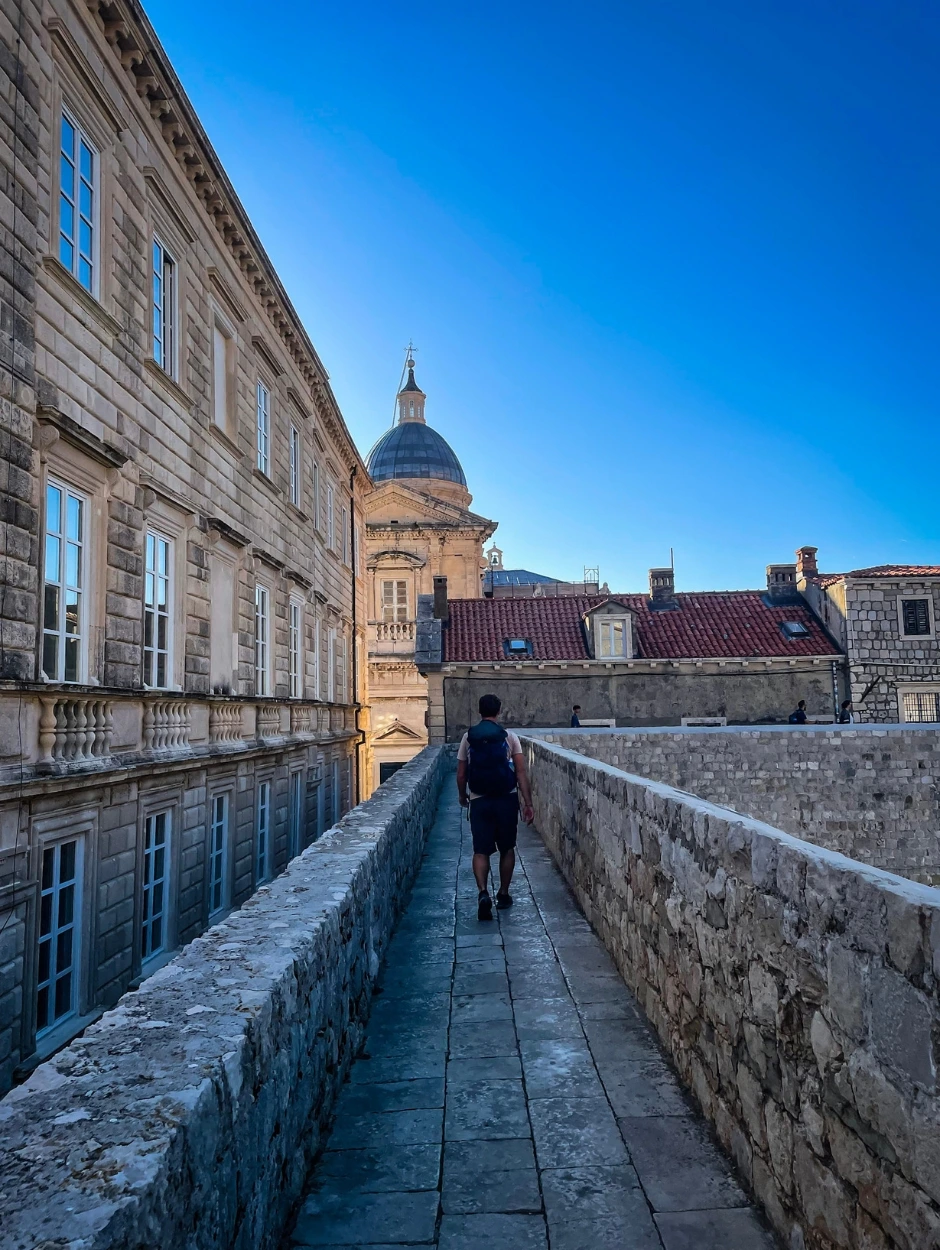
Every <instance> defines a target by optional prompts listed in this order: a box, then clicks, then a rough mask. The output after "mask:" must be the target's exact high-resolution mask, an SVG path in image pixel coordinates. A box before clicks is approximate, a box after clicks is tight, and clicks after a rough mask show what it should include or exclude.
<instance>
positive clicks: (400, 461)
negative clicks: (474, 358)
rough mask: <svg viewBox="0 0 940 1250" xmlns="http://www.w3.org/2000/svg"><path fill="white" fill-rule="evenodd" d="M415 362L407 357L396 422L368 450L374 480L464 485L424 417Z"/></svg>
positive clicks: (453, 459) (452, 457) (455, 464)
mask: <svg viewBox="0 0 940 1250" xmlns="http://www.w3.org/2000/svg"><path fill="white" fill-rule="evenodd" d="M414 364H415V362H414V361H413V360H412V359H411V357H410V356H409V358H408V362H407V365H408V381H407V382H406V383H405V385H404V386H403V387H402V389H401V390H400V391H399V392H398V413H399V415H398V424H397V425H395V426H393V427H392V429H390V430H388V431H387V433H385V434H383V435H382V437H381V438H380V439H379V441H378V442H377V443H376V444H375V446H374V447H373V448H372V450H371V451H370V452H369V457H368V460H367V467H368V469H369V476H370V477H371V478H372V480H373V482H388V481H391V479H392V478H397V477H404V478H422V477H423V478H431V479H433V480H434V481H437V482H453V483H455V484H456V485H457V486H462V487H464V489H466V486H467V479H466V477H464V471H463V469H462V468H461V467H460V461H459V460H458V459H457V457H456V456H455V455H454V453H453V450H452V449H451V447H450V445H449V444H448V443H447V441H446V440H445V439H443V438H441V436H440V434H438V432H437V430H432V429H431V427H430V426H429V425H426V424H425V421H424V401H425V399H426V396H425V394H424V391H422V390H421V388H420V387H419V386H418V384H417V382H416V381H415V370H414Z"/></svg>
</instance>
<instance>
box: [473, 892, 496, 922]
mask: <svg viewBox="0 0 940 1250" xmlns="http://www.w3.org/2000/svg"><path fill="white" fill-rule="evenodd" d="M492 919H493V900H492V899H491V898H490V896H489V895H488V894H487V892H486V891H485V890H481V891H480V899H479V902H478V903H477V920H492Z"/></svg>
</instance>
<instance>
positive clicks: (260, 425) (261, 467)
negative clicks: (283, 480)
mask: <svg viewBox="0 0 940 1250" xmlns="http://www.w3.org/2000/svg"><path fill="white" fill-rule="evenodd" d="M255 451H256V457H255V468H256V469H257V470H258V472H259V473H263V474H264V476H265V477H270V476H271V388H270V387H269V386H267V384H266V383H265V382H263V381H262V379H261V378H259V379H258V385H257V387H256V388H255Z"/></svg>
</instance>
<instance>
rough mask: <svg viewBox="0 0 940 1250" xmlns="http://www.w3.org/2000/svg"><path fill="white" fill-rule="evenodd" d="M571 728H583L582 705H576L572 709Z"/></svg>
mask: <svg viewBox="0 0 940 1250" xmlns="http://www.w3.org/2000/svg"><path fill="white" fill-rule="evenodd" d="M571 728H572V729H580V728H581V704H580V703H576V704H575V705H574V707H573V708H572V709H571Z"/></svg>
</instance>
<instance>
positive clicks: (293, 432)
mask: <svg viewBox="0 0 940 1250" xmlns="http://www.w3.org/2000/svg"><path fill="white" fill-rule="evenodd" d="M289 457H290V465H289V472H288V487H289V490H290V501H291V503H292V504H293V505H294V507H295V508H299V507H300V484H301V481H302V479H303V452H302V449H301V442H300V430H299V429H298V428H297V426H296V425H293V424H292V425H291V427H290V434H289Z"/></svg>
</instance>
